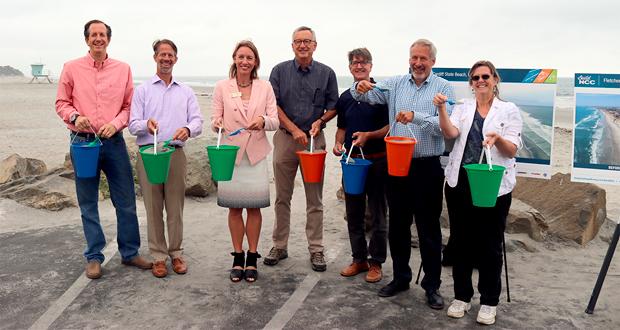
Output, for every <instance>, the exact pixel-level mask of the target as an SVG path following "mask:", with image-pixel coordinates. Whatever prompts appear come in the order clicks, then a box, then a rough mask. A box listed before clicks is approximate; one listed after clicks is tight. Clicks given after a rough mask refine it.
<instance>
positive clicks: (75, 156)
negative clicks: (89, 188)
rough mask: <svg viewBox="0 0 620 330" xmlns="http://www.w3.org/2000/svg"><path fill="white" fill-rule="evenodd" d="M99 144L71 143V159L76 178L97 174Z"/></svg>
mask: <svg viewBox="0 0 620 330" xmlns="http://www.w3.org/2000/svg"><path fill="white" fill-rule="evenodd" d="M100 146H101V145H100V144H96V145H91V143H90V142H77V143H72V144H71V161H72V162H73V169H74V170H75V175H76V176H77V177H78V178H82V179H83V178H92V177H94V176H96V175H97V169H98V166H97V165H98V163H99V148H100Z"/></svg>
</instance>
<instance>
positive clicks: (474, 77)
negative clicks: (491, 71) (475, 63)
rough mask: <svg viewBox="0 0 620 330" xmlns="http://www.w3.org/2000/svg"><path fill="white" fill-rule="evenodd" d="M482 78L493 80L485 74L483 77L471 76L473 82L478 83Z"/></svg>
mask: <svg viewBox="0 0 620 330" xmlns="http://www.w3.org/2000/svg"><path fill="white" fill-rule="evenodd" d="M480 78H482V80H489V78H491V75H488V74H483V75H481V76H471V80H473V81H478V80H480Z"/></svg>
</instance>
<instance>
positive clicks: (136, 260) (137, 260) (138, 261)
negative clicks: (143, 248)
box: [121, 256, 153, 269]
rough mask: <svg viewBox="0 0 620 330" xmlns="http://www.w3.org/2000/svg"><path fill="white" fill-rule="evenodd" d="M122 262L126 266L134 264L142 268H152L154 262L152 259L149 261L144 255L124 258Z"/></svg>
mask: <svg viewBox="0 0 620 330" xmlns="http://www.w3.org/2000/svg"><path fill="white" fill-rule="evenodd" d="M121 263H122V264H123V265H125V266H134V267H138V268H140V269H151V268H153V263H152V262H150V261H147V260H146V259H144V257H142V256H135V257H133V259H131V260H123V261H121Z"/></svg>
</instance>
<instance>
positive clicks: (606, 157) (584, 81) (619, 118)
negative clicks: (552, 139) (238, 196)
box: [571, 73, 620, 185]
mask: <svg viewBox="0 0 620 330" xmlns="http://www.w3.org/2000/svg"><path fill="white" fill-rule="evenodd" d="M572 160H573V171H572V174H571V180H572V181H576V182H590V183H600V184H616V185H617V184H620V75H618V74H596V73H577V74H575V125H574V129H573V157H572Z"/></svg>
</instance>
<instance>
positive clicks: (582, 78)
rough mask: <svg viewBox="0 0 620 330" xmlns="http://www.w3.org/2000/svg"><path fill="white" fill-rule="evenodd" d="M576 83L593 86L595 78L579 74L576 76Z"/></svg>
mask: <svg viewBox="0 0 620 330" xmlns="http://www.w3.org/2000/svg"><path fill="white" fill-rule="evenodd" d="M577 83H578V84H579V85H589V86H594V85H596V80H594V79H592V76H583V75H580V76H578V77H577Z"/></svg>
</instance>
